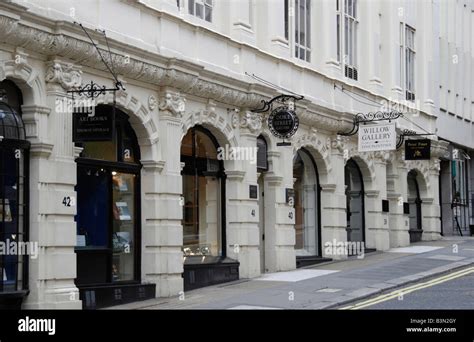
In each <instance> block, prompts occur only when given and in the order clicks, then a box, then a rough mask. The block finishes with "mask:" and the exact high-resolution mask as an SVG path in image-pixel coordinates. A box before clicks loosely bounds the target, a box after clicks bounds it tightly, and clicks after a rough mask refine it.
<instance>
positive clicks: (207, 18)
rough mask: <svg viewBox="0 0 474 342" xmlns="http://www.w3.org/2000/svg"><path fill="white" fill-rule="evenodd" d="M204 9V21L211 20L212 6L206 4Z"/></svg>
mask: <svg viewBox="0 0 474 342" xmlns="http://www.w3.org/2000/svg"><path fill="white" fill-rule="evenodd" d="M205 10H206V18H205V19H206V21H208V22H212V7H210V6H207V5H206V7H205Z"/></svg>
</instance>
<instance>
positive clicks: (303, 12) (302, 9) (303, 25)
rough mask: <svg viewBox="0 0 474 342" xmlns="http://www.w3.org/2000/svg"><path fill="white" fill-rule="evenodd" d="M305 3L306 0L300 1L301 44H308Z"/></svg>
mask: <svg viewBox="0 0 474 342" xmlns="http://www.w3.org/2000/svg"><path fill="white" fill-rule="evenodd" d="M304 5H305V1H304V0H300V1H299V17H300V23H299V27H298V28H299V32H300V44H301V45H306V40H305V19H306V16H305V11H304Z"/></svg>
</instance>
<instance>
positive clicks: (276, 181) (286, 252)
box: [264, 146, 296, 272]
mask: <svg viewBox="0 0 474 342" xmlns="http://www.w3.org/2000/svg"><path fill="white" fill-rule="evenodd" d="M292 160H293V152H292V149H291V147H283V146H279V147H276V149H275V150H270V151H268V162H269V170H268V172H267V173H266V175H265V180H264V182H265V185H264V189H265V197H264V201H265V228H266V229H265V261H266V266H267V269H268V272H277V271H288V270H292V269H295V268H296V255H295V228H294V224H295V209H294V208H293V207H291V206H289V205H288V204H287V203H286V193H285V188H293V163H292V162H290V161H292Z"/></svg>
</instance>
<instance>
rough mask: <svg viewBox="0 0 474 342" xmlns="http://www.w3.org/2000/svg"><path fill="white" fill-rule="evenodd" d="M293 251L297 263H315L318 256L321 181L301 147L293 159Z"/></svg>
mask: <svg viewBox="0 0 474 342" xmlns="http://www.w3.org/2000/svg"><path fill="white" fill-rule="evenodd" d="M293 178H294V185H293V188H294V191H295V196H294V207H295V254H296V260H297V266H299V267H301V266H304V265H307V264H311V263H315V262H317V261H318V259H320V257H321V255H322V254H321V217H320V197H321V196H320V195H321V190H320V185H319V176H318V170H317V168H316V163H315V162H314V159H313V157H312V156H311V154H310V153H309V152H308V151H307V150H306V149H304V148H301V149H300V150H298V152H297V153H296V155H295V157H294V159H293Z"/></svg>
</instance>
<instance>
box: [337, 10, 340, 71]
mask: <svg viewBox="0 0 474 342" xmlns="http://www.w3.org/2000/svg"><path fill="white" fill-rule="evenodd" d="M340 21H341V17H340V15H339V14H338V15H337V16H336V39H337V42H336V51H337V60H338V61H339V62H340V61H341V23H340Z"/></svg>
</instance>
